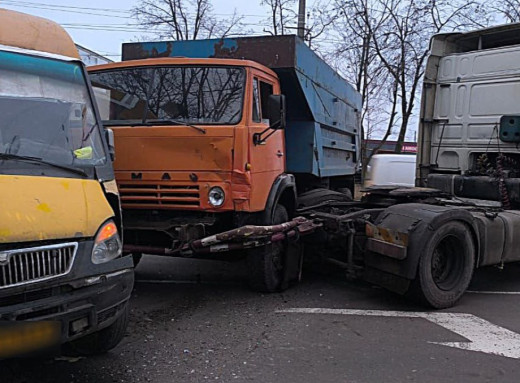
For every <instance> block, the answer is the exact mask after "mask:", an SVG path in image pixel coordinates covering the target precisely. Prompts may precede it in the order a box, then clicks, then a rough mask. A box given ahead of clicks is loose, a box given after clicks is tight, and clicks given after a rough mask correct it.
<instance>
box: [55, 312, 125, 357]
mask: <svg viewBox="0 0 520 383" xmlns="http://www.w3.org/2000/svg"><path fill="white" fill-rule="evenodd" d="M129 310H130V309H129V304H128V302H127V303H125V307H124V309H123V312H122V313H121V315H119V317H118V318H117V319H116V321H115V322H114V323H112V324H111V325H110V326H108V327H106V328H104V329H102V330H100V331H98V332H95V333H93V334H89V335H87V336H85V337H83V338H80V339H78V340H75V341H72V342H70V343H68V344H67V345H65V346H66V347H65V352H66V353H72V354H74V355H96V354H104V353H106V352H108V351H110V350H111V349H113V348H114V347H115V346H117V345H118V344H119V342H121V340H122V339H123V337H124V336H125V331H126V327H127V325H128V316H129Z"/></svg>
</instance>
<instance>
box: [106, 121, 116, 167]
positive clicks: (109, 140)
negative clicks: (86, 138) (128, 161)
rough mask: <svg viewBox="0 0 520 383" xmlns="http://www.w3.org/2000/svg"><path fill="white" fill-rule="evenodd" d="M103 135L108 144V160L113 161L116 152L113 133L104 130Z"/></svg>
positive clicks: (110, 130)
mask: <svg viewBox="0 0 520 383" xmlns="http://www.w3.org/2000/svg"><path fill="white" fill-rule="evenodd" d="M105 134H106V138H107V144H108V153H109V154H110V159H111V160H112V161H114V160H115V159H116V150H115V144H114V131H113V130H112V129H108V128H106V129H105Z"/></svg>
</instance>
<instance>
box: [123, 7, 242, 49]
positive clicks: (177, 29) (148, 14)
mask: <svg viewBox="0 0 520 383" xmlns="http://www.w3.org/2000/svg"><path fill="white" fill-rule="evenodd" d="M132 12H133V14H134V16H135V17H137V19H138V20H139V21H140V23H141V24H142V25H143V26H146V27H148V28H151V29H154V30H156V31H157V34H158V35H159V36H160V37H161V38H169V39H173V40H196V39H201V38H221V37H226V36H227V35H229V34H231V33H234V32H239V31H240V30H241V29H242V27H243V25H242V23H241V21H242V17H240V16H238V15H237V13H236V10H235V11H234V13H233V14H232V15H231V17H229V18H227V19H219V18H217V17H216V16H215V15H214V13H213V6H212V5H211V3H210V1H209V0H141V1H140V2H139V3H138V5H137V6H136V7H134V8H133V9H132Z"/></svg>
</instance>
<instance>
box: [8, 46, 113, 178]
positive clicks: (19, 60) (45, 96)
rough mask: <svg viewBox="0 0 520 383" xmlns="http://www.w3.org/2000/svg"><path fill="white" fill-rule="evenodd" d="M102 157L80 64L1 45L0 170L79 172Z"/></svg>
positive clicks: (96, 126) (99, 160)
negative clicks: (2, 48) (23, 169)
mask: <svg viewBox="0 0 520 383" xmlns="http://www.w3.org/2000/svg"><path fill="white" fill-rule="evenodd" d="M105 161H106V156H105V152H104V148H103V145H102V141H101V137H100V132H99V126H98V124H97V123H96V117H95V114H94V111H93V109H92V102H91V98H90V95H89V92H88V88H87V83H86V81H85V77H84V74H83V70H82V67H81V65H80V64H79V63H77V62H67V61H60V60H55V59H50V58H45V57H37V56H31V55H26V54H21V53H15V52H8V51H0V171H1V172H4V171H6V168H9V169H10V170H9V172H12V169H16V168H20V167H24V168H28V167H29V168H31V167H32V168H34V166H35V165H37V166H38V174H42V173H41V169H40V168H41V167H45V168H53V169H61V170H62V171H67V170H71V172H69V173H74V172H75V173H77V174H84V173H83V171H82V170H80V168H82V167H90V168H91V167H92V166H94V165H99V164H103V163H105ZM54 165H56V166H54Z"/></svg>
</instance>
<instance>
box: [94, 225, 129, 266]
mask: <svg viewBox="0 0 520 383" xmlns="http://www.w3.org/2000/svg"><path fill="white" fill-rule="evenodd" d="M122 252H123V246H122V244H121V239H120V238H119V233H118V232H117V227H116V225H115V223H114V222H113V221H108V222H106V223H104V224H103V226H101V229H99V231H98V233H97V235H96V240H95V241H94V248H93V249H92V262H93V263H95V264H99V263H105V262H108V261H111V260H112V259H114V258H117V257H119V256H120V255H121V253H122Z"/></svg>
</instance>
